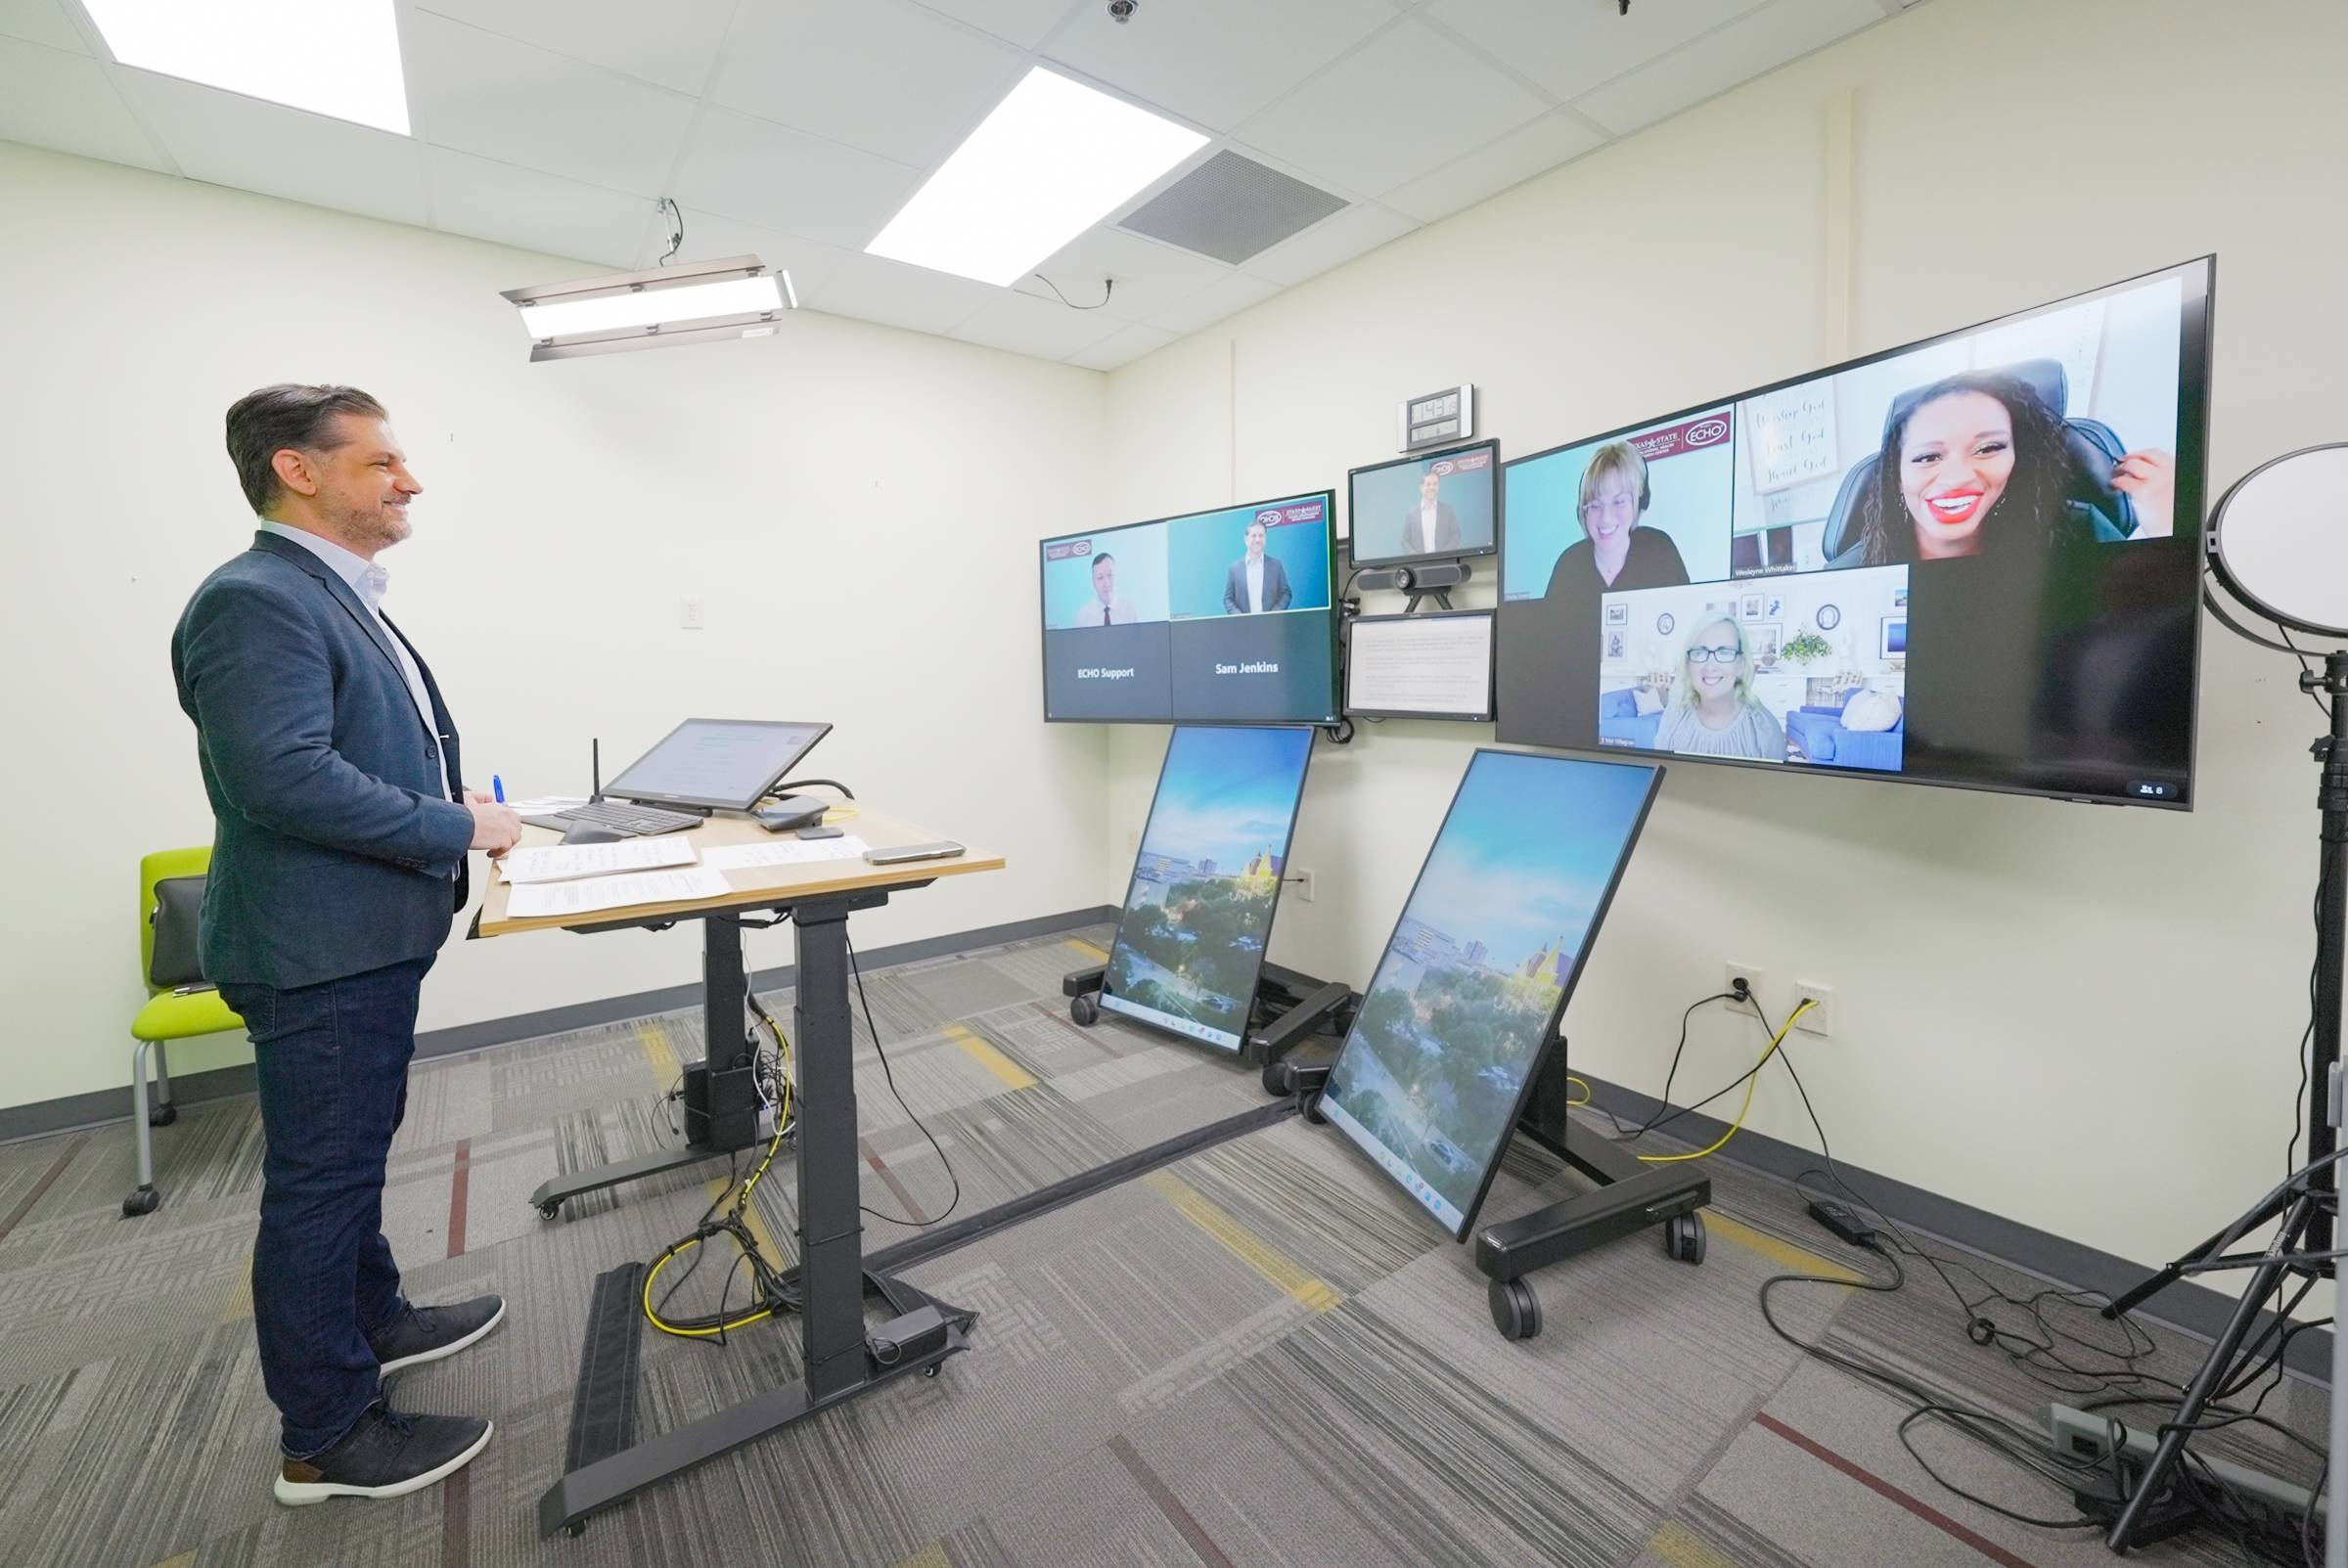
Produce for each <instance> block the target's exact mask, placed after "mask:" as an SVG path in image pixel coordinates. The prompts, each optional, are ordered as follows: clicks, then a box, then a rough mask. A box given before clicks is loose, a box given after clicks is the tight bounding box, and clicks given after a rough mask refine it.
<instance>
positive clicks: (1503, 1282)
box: [1484, 1279, 1541, 1339]
mask: <svg viewBox="0 0 2348 1568" xmlns="http://www.w3.org/2000/svg"><path fill="white" fill-rule="evenodd" d="M1484 1296H1485V1299H1486V1301H1488V1302H1489V1303H1490V1305H1491V1308H1492V1326H1493V1327H1495V1328H1497V1329H1499V1330H1500V1337H1501V1338H1503V1339H1530V1338H1532V1337H1533V1336H1534V1335H1535V1334H1538V1333H1539V1332H1541V1301H1540V1298H1539V1297H1537V1296H1535V1295H1534V1294H1533V1287H1532V1286H1530V1285H1528V1284H1526V1283H1525V1282H1524V1281H1523V1280H1521V1279H1495V1280H1493V1281H1492V1283H1491V1284H1490V1285H1489V1286H1488V1287H1487V1288H1486V1289H1485V1291H1484Z"/></svg>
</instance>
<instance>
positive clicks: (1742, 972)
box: [1721, 963, 1761, 1001]
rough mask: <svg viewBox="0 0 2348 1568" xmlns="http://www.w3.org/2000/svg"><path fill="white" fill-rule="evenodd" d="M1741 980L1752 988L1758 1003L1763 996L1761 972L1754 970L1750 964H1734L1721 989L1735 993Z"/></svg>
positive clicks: (1729, 969)
mask: <svg viewBox="0 0 2348 1568" xmlns="http://www.w3.org/2000/svg"><path fill="white" fill-rule="evenodd" d="M1739 980H1742V981H1743V982H1744V983H1745V984H1746V985H1747V986H1750V987H1751V988H1752V993H1753V997H1754V999H1755V1000H1756V1001H1757V1000H1759V998H1760V996H1761V971H1760V970H1759V969H1756V968H1754V967H1753V966H1752V965H1751V964H1749V963H1731V964H1730V965H1729V967H1728V979H1727V980H1726V981H1725V982H1724V983H1723V984H1722V986H1721V989H1722V990H1724V991H1734V990H1736V989H1737V982H1738V981H1739Z"/></svg>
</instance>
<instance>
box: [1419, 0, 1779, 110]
mask: <svg viewBox="0 0 2348 1568" xmlns="http://www.w3.org/2000/svg"><path fill="white" fill-rule="evenodd" d="M1761 4H1763V0H1667V3H1665V4H1660V5H1658V4H1655V3H1654V0H1648V3H1647V4H1645V5H1635V6H1633V7H1631V10H1630V14H1629V15H1628V16H1625V15H1623V14H1622V13H1621V11H1619V10H1618V9H1617V8H1616V6H1615V0H1430V3H1429V4H1428V6H1427V8H1426V12H1425V15H1427V16H1429V17H1431V18H1433V19H1434V20H1435V21H1436V22H1441V23H1442V24H1443V25H1444V26H1447V27H1450V28H1452V29H1453V30H1454V31H1456V32H1458V33H1459V35H1460V36H1461V37H1463V38H1465V39H1467V40H1468V42H1469V43H1472V44H1474V45H1476V46H1477V47H1478V48H1480V49H1483V50H1485V51H1486V52H1487V53H1489V54H1491V55H1492V56H1494V57H1495V58H1497V59H1500V60H1505V61H1507V62H1508V63H1509V65H1510V67H1512V68H1513V69H1515V70H1519V71H1522V72H1523V73H1524V74H1525V75H1527V76H1530V77H1531V78H1532V79H1533V80H1535V81H1537V82H1539V83H1540V84H1541V85H1542V86H1543V87H1545V88H1547V89H1548V90H1549V91H1551V92H1553V93H1555V94H1557V95H1558V97H1559V98H1565V99H1572V98H1579V97H1581V95H1582V94H1584V93H1586V92H1588V91H1590V89H1592V88H1593V87H1597V86H1599V85H1601V84H1602V83H1604V82H1608V81H1611V80H1613V79H1614V78H1615V77H1617V76H1619V75H1621V74H1622V73H1623V72H1625V71H1627V70H1633V69H1636V68H1637V67H1641V66H1644V65H1646V64H1648V62H1649V61H1652V60H1654V59H1655V58H1656V57H1658V56H1660V55H1664V54H1667V53H1669V52H1670V51H1671V50H1674V49H1677V48H1678V47H1679V46H1680V45H1682V44H1684V43H1686V42H1688V40H1690V39H1691V38H1695V37H1700V36H1701V35H1702V34H1704V33H1706V32H1709V31H1711V30H1712V29H1713V28H1714V27H1717V26H1720V25H1721V24H1722V23H1724V22H1733V21H1735V20H1736V19H1737V18H1738V16H1741V15H1742V14H1743V13H1745V12H1747V11H1751V10H1753V9H1754V8H1755V7H1756V6H1759V5H1761Z"/></svg>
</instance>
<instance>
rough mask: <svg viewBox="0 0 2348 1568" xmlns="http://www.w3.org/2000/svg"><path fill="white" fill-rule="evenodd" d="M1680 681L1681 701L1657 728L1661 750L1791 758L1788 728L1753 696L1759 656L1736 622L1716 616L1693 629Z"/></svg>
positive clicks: (1768, 759) (1769, 759)
mask: <svg viewBox="0 0 2348 1568" xmlns="http://www.w3.org/2000/svg"><path fill="white" fill-rule="evenodd" d="M1677 686H1678V689H1679V690H1678V693H1677V700H1675V701H1674V702H1673V703H1672V704H1671V707H1670V709H1669V711H1667V712H1666V713H1665V714H1664V715H1663V723H1662V725H1661V727H1660V728H1659V729H1657V730H1656V732H1655V749H1656V750H1658V751H1679V752H1685V753H1687V754H1688V755H1691V756H1698V757H1750V758H1752V759H1754V760H1755V761H1759V762H1783V761H1784V760H1785V727H1784V725H1782V724H1780V723H1779V722H1778V720H1777V716H1776V715H1775V714H1773V713H1771V712H1770V711H1769V710H1768V709H1767V708H1765V707H1763V706H1762V705H1761V704H1760V703H1758V702H1756V701H1754V700H1753V695H1752V691H1753V657H1752V654H1751V652H1750V651H1749V650H1747V649H1746V648H1745V646H1744V632H1743V629H1742V628H1740V627H1739V626H1738V624H1737V623H1736V622H1735V621H1733V620H1731V619H1729V618H1728V617H1727V616H1725V615H1715V616H1712V617H1710V618H1708V619H1706V620H1703V621H1701V622H1699V623H1698V624H1697V625H1696V626H1695V628H1694V629H1693V630H1692V631H1691V632H1690V633H1689V634H1688V647H1687V650H1686V651H1685V652H1683V653H1682V654H1681V656H1680V678H1679V681H1678V682H1677Z"/></svg>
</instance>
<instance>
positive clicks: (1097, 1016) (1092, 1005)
mask: <svg viewBox="0 0 2348 1568" xmlns="http://www.w3.org/2000/svg"><path fill="white" fill-rule="evenodd" d="M1068 1016H1069V1017H1071V1018H1073V1019H1075V1020H1076V1021H1077V1022H1078V1023H1079V1024H1081V1025H1082V1026H1084V1027H1085V1028H1087V1029H1090V1028H1091V1027H1092V1026H1093V1025H1094V1024H1096V1023H1099V1022H1100V1021H1101V1004H1100V1003H1098V1002H1095V1001H1094V1000H1093V999H1092V997H1091V996H1090V995H1086V996H1080V997H1070V998H1068Z"/></svg>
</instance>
